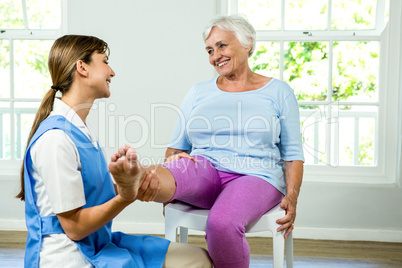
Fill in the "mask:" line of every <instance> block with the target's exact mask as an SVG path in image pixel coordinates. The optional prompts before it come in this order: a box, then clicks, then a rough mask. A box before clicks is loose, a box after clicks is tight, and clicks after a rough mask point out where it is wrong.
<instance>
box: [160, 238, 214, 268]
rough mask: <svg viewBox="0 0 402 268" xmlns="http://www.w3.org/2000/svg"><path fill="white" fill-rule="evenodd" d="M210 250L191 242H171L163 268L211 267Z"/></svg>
mask: <svg viewBox="0 0 402 268" xmlns="http://www.w3.org/2000/svg"><path fill="white" fill-rule="evenodd" d="M211 267H212V261H211V258H210V257H209V255H208V252H207V251H206V250H205V249H203V248H200V247H196V246H193V245H189V244H181V243H174V242H172V243H170V245H169V248H168V251H167V253H166V257H165V263H164V264H163V268H211Z"/></svg>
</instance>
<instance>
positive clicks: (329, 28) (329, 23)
mask: <svg viewBox="0 0 402 268" xmlns="http://www.w3.org/2000/svg"><path fill="white" fill-rule="evenodd" d="M331 25H332V0H328V16H327V31H328V32H329V31H331V28H332V26H331Z"/></svg>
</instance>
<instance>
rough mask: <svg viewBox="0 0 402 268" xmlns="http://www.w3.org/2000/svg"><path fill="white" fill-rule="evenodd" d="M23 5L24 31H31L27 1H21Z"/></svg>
mask: <svg viewBox="0 0 402 268" xmlns="http://www.w3.org/2000/svg"><path fill="white" fill-rule="evenodd" d="M21 4H22V16H23V18H24V29H26V30H28V29H29V23H28V13H27V5H26V1H25V0H21Z"/></svg>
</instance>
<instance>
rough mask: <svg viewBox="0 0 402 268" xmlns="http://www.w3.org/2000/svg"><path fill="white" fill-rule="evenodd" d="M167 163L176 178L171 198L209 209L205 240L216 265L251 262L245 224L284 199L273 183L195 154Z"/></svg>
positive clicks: (236, 266)
mask: <svg viewBox="0 0 402 268" xmlns="http://www.w3.org/2000/svg"><path fill="white" fill-rule="evenodd" d="M194 158H195V159H196V160H197V162H195V163H194V162H193V161H191V160H189V159H187V158H181V159H179V160H177V161H173V162H170V163H165V164H164V166H165V167H166V168H168V169H169V171H170V172H171V173H172V175H173V177H174V178H175V180H176V186H177V188H176V192H175V194H174V196H173V198H172V200H180V201H183V202H186V203H189V204H191V205H193V206H197V207H200V208H206V209H210V210H211V212H210V213H209V216H208V220H207V230H206V236H205V237H206V240H207V244H208V251H209V254H210V256H211V258H212V260H213V262H214V265H215V267H216V268H226V267H230V268H243V267H249V264H250V247H249V245H248V243H247V240H246V235H245V227H246V226H247V225H248V224H249V223H251V222H253V221H254V220H256V219H258V218H259V217H261V216H262V215H263V214H264V213H265V212H267V211H268V210H270V209H271V208H273V207H274V206H275V205H277V204H278V203H279V202H280V201H281V199H282V198H283V194H282V193H281V192H279V191H278V190H277V189H276V188H275V187H273V186H272V185H271V184H270V183H268V182H266V181H264V180H263V179H261V178H258V177H255V176H248V175H241V174H233V173H227V172H222V171H218V170H216V169H215V168H214V166H213V165H212V164H211V163H210V162H209V161H208V160H206V159H205V158H203V157H201V156H194Z"/></svg>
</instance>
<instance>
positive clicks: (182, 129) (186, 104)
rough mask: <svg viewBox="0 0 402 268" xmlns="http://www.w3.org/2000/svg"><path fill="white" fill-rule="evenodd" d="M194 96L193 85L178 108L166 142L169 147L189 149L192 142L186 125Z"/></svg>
mask: <svg viewBox="0 0 402 268" xmlns="http://www.w3.org/2000/svg"><path fill="white" fill-rule="evenodd" d="M194 98H195V87H192V88H191V89H190V91H189V92H188V93H187V95H186V96H185V97H184V100H183V102H182V104H181V106H180V109H179V110H178V116H177V120H176V125H175V127H174V129H173V134H172V136H171V138H170V142H169V144H168V147H169V148H173V149H179V150H186V151H191V148H192V144H191V142H190V139H189V137H188V133H187V129H186V125H187V121H188V120H189V118H190V116H191V111H192V109H193V104H194Z"/></svg>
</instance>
